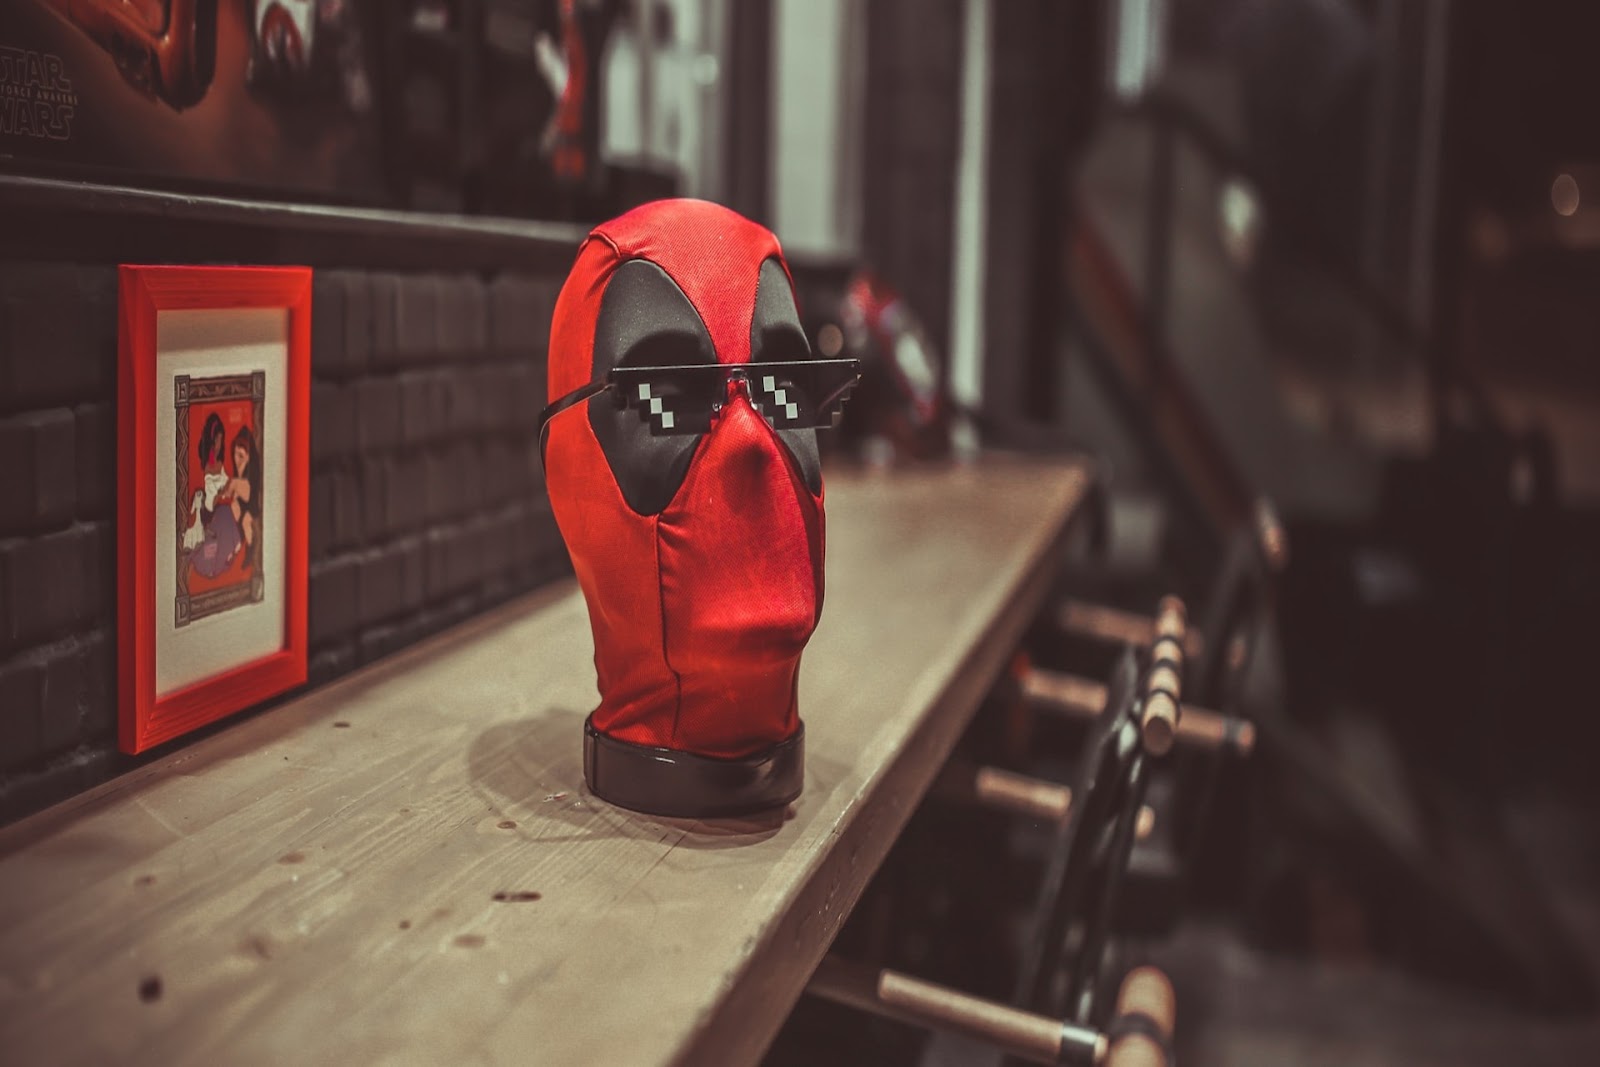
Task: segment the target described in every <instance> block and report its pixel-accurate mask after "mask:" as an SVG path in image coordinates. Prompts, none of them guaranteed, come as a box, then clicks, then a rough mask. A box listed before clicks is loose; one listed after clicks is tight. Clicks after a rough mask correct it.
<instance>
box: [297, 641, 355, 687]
mask: <svg viewBox="0 0 1600 1067" xmlns="http://www.w3.org/2000/svg"><path fill="white" fill-rule="evenodd" d="M355 666H356V646H355V643H354V642H353V641H346V642H343V643H341V644H337V645H333V646H331V647H329V648H323V649H318V650H317V651H315V652H313V653H312V654H311V656H310V658H309V660H308V661H307V663H306V682H307V683H308V684H309V685H313V686H316V685H323V684H325V683H327V682H331V681H333V680H334V679H335V678H338V677H339V676H340V675H343V674H349V673H350V672H351V671H352V670H354V669H355Z"/></svg>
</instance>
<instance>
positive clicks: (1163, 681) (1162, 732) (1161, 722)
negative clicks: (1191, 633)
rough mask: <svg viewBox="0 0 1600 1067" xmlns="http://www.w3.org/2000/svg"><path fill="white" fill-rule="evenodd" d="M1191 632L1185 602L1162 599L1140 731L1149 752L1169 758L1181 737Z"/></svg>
mask: <svg viewBox="0 0 1600 1067" xmlns="http://www.w3.org/2000/svg"><path fill="white" fill-rule="evenodd" d="M1186 630H1187V620H1186V618H1185V613H1184V608H1183V601H1181V600H1179V599H1178V598H1177V597H1175V596H1165V597H1162V598H1161V604H1160V606H1159V607H1158V608H1157V609H1156V639H1155V641H1154V642H1153V643H1152V644H1151V646H1150V656H1151V660H1152V661H1153V662H1154V664H1155V666H1154V667H1153V668H1152V669H1151V671H1150V674H1149V676H1148V677H1146V678H1145V685H1144V710H1143V712H1142V713H1141V715H1140V717H1139V730H1140V733H1141V734H1142V735H1143V738H1144V748H1145V751H1146V752H1148V753H1150V754H1151V755H1152V756H1165V755H1166V754H1167V753H1168V752H1170V751H1172V743H1173V742H1174V741H1175V740H1176V739H1177V736H1178V723H1179V721H1180V719H1181V717H1182V713H1183V706H1182V705H1181V704H1179V703H1178V701H1179V699H1180V697H1181V695H1182V692H1183V678H1182V671H1183V635H1184V633H1185V631H1186Z"/></svg>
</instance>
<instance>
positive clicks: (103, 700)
mask: <svg viewBox="0 0 1600 1067" xmlns="http://www.w3.org/2000/svg"><path fill="white" fill-rule="evenodd" d="M83 670H84V685H83V737H84V740H85V741H88V742H91V743H92V742H93V741H94V740H95V739H96V738H104V739H105V740H106V743H107V744H115V743H116V733H117V642H116V638H115V637H114V636H113V632H112V631H110V630H96V631H94V632H93V633H91V634H89V636H88V637H86V638H85V639H84V658H83Z"/></svg>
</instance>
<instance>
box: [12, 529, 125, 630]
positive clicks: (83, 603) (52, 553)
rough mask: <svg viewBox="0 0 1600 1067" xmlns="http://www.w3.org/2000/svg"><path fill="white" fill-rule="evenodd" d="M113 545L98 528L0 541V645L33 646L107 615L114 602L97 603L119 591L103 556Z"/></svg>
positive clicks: (69, 530) (70, 530)
mask: <svg viewBox="0 0 1600 1067" xmlns="http://www.w3.org/2000/svg"><path fill="white" fill-rule="evenodd" d="M110 547H111V546H110V544H109V538H107V537H106V536H105V535H104V531H103V530H102V529H101V528H100V526H98V525H97V526H88V525H83V526H73V527H70V528H68V529H66V530H62V531H60V532H59V533H53V534H47V535H45V536H43V537H35V538H30V539H26V540H24V539H20V538H17V539H12V540H10V541H0V645H7V644H10V645H18V644H34V643H37V642H39V641H41V640H45V639H48V638H50V637H54V636H57V635H59V634H62V633H64V632H66V631H67V630H70V629H71V628H73V627H75V626H81V625H83V624H85V623H87V622H88V621H89V620H91V619H93V618H94V617H95V616H96V614H97V612H101V611H103V612H104V613H105V614H107V615H109V614H110V612H111V610H112V609H113V607H114V601H113V602H112V603H99V602H98V601H101V600H108V599H110V597H108V596H107V594H108V593H109V594H111V595H112V596H114V593H115V590H114V588H108V586H109V584H110V583H109V582H108V581H107V570H108V567H107V561H106V560H105V559H104V558H103V557H104V556H105V555H107V554H108V553H107V549H108V548H110ZM112 562H113V563H114V561H112ZM112 573H113V574H114V568H113V569H112Z"/></svg>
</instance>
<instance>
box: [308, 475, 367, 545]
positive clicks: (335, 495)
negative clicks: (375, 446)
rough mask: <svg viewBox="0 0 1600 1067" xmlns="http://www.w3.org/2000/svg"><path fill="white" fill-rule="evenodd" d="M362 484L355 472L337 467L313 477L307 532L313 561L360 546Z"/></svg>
mask: <svg viewBox="0 0 1600 1067" xmlns="http://www.w3.org/2000/svg"><path fill="white" fill-rule="evenodd" d="M361 496H362V494H361V485H360V483H359V481H358V480H357V478H356V473H355V471H354V470H352V469H350V468H346V467H334V468H330V469H328V470H321V471H317V472H316V473H315V474H313V475H312V476H311V509H310V510H311V515H310V530H309V531H308V535H307V537H308V540H309V542H310V543H309V545H308V546H307V547H308V549H309V550H310V553H311V560H312V562H316V561H317V560H320V559H325V558H327V557H329V556H331V555H333V554H334V553H337V552H342V551H344V550H345V549H347V548H354V547H356V546H357V545H359V544H360V543H361V533H362V522H361V513H362V508H361V503H362V500H361Z"/></svg>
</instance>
